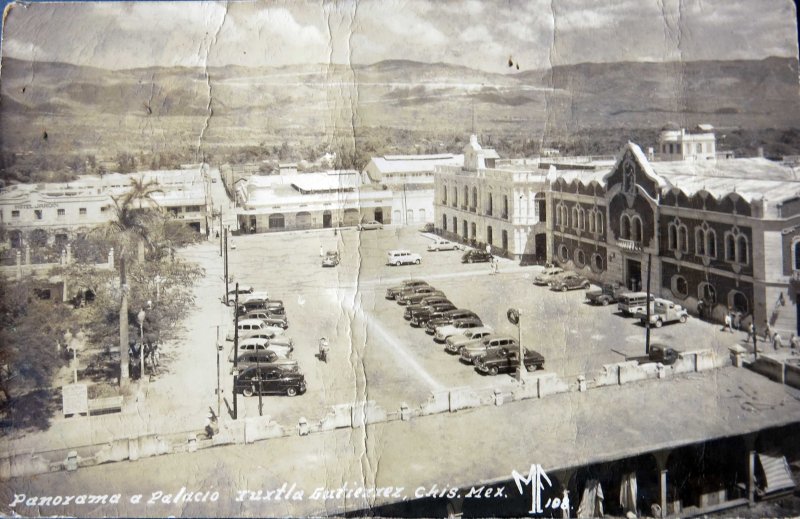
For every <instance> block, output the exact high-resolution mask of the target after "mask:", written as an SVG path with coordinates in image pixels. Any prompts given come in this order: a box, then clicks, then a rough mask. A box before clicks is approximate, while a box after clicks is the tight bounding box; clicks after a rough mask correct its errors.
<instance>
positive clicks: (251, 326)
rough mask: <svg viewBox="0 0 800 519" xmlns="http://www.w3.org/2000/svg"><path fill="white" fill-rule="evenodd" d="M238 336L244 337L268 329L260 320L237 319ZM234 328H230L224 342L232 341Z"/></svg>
mask: <svg viewBox="0 0 800 519" xmlns="http://www.w3.org/2000/svg"><path fill="white" fill-rule="evenodd" d="M238 326H239V335H240V336H241V335H246V334H248V333H250V332H256V331H263V330H266V329H270V327H268V326H267V325H266V324H265V323H264V321H262V320H261V319H239V325H238ZM234 331H235V330H234V328H233V327H231V329H230V330H228V333H227V334H226V335H225V340H228V341H232V340H233V336H234Z"/></svg>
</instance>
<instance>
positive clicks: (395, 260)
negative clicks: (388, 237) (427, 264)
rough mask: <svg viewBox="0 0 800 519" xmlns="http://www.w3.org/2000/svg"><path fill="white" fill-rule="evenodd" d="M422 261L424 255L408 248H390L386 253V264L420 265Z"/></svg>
mask: <svg viewBox="0 0 800 519" xmlns="http://www.w3.org/2000/svg"><path fill="white" fill-rule="evenodd" d="M420 263H422V256H420V255H419V254H417V253H416V252H410V251H407V250H390V251H389V252H387V253H386V264H387V265H394V266H395V267H399V266H400V265H411V264H415V265H419V264H420Z"/></svg>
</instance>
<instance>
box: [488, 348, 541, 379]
mask: <svg viewBox="0 0 800 519" xmlns="http://www.w3.org/2000/svg"><path fill="white" fill-rule="evenodd" d="M522 363H523V365H524V366H525V369H527V370H528V371H536V370H537V369H542V368H544V356H542V354H541V353H539V352H538V351H534V350H529V349H527V348H525V350H524V353H523V358H522ZM518 367H519V349H518V348H517V349H511V348H500V349H499V350H496V351H492V352H491V353H487V354H486V355H483V356H481V357H478V358H477V359H475V369H477V370H478V371H481V372H483V373H488V374H489V375H497V374H498V373H500V372H505V373H508V372H513V371H516V370H517V368H518Z"/></svg>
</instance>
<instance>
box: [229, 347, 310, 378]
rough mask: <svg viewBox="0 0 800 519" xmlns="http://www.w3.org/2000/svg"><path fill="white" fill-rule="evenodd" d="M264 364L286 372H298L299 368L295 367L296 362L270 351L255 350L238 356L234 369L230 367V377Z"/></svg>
mask: <svg viewBox="0 0 800 519" xmlns="http://www.w3.org/2000/svg"><path fill="white" fill-rule="evenodd" d="M266 364H269V367H273V368H280V369H282V370H284V371H287V372H292V373H299V372H300V367H299V366H298V365H297V361H296V360H291V359H284V358H281V357H279V356H278V354H277V353H275V352H274V351H270V350H266V351H264V350H255V351H246V352H244V353H242V354H240V355H239V357H238V358H237V361H236V368H234V367H233V366H231V375H232V374H233V373H234V372H239V373H241V372H242V371H244V370H246V369H247V368H250V367H252V366H265V365H266Z"/></svg>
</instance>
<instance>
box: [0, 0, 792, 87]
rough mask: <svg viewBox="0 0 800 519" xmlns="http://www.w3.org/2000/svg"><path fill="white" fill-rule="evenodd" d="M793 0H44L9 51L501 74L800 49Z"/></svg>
mask: <svg viewBox="0 0 800 519" xmlns="http://www.w3.org/2000/svg"><path fill="white" fill-rule="evenodd" d="M797 52H798V43H797V15H796V12H795V4H794V2H792V1H791V0H613V1H606V0H558V1H555V2H553V1H551V0H504V1H501V0H496V1H489V0H487V1H478V0H428V1H423V0H409V1H405V0H403V1H401V0H341V1H337V2H333V1H316V2H311V1H302V0H297V1H260V2H249V1H248V2H245V1H241V2H68V3H43V2H34V3H29V4H26V5H22V4H17V5H15V6H14V7H13V8H12V9H11V11H10V12H9V13H8V16H7V18H6V21H5V26H4V31H3V41H2V53H3V56H9V57H14V58H20V59H28V60H37V61H62V62H68V63H74V64H79V65H89V66H95V67H102V68H108V69H123V68H136V67H147V66H176V65H180V66H205V65H208V66H222V65H231V64H233V65H244V66H283V65H294V64H307V63H338V64H370V63H375V62H378V61H382V60H387V59H409V60H416V61H424V62H446V63H451V64H456V65H464V66H468V67H472V68H476V69H480V70H484V71H487V72H503V71H506V70H508V60H509V59H511V60H512V61H513V62H514V63H515V64H518V65H519V67H520V70H528V69H539V68H546V67H549V66H553V65H565V64H572V63H582V62H614V61H675V60H705V59H761V58H765V57H767V56H784V57H786V56H794V57H796V56H797Z"/></svg>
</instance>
